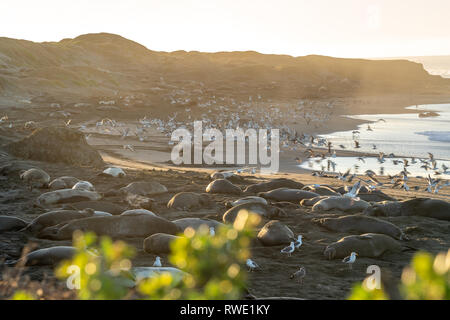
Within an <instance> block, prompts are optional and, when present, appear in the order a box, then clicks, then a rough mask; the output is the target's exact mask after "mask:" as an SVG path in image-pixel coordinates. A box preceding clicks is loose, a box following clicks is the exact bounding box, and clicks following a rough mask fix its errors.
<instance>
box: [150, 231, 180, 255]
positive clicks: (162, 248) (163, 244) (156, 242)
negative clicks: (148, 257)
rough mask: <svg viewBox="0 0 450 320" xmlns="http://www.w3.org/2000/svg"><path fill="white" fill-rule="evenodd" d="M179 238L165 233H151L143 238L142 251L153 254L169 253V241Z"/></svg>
mask: <svg viewBox="0 0 450 320" xmlns="http://www.w3.org/2000/svg"><path fill="white" fill-rule="evenodd" d="M179 238H180V237H179V236H174V235H172V234H166V233H155V234H152V235H151V236H150V237H147V238H145V240H144V251H145V252H147V253H153V254H160V253H170V243H171V242H172V241H174V240H176V239H179Z"/></svg>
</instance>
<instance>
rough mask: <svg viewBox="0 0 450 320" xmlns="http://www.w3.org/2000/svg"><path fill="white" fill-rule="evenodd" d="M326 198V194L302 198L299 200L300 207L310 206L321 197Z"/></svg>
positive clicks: (321, 198)
mask: <svg viewBox="0 0 450 320" xmlns="http://www.w3.org/2000/svg"><path fill="white" fill-rule="evenodd" d="M326 198H328V196H319V197H314V198H311V199H303V200H302V201H300V205H301V206H302V207H312V206H313V205H315V204H316V203H317V202H319V201H320V200H323V199H326Z"/></svg>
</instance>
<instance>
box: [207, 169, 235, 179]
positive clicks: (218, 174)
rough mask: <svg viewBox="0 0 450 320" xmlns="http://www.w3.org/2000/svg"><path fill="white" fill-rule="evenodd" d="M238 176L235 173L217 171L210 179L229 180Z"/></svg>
mask: <svg viewBox="0 0 450 320" xmlns="http://www.w3.org/2000/svg"><path fill="white" fill-rule="evenodd" d="M235 175H236V174H235V173H234V172H233V171H215V172H213V173H211V175H210V178H211V179H213V180H216V179H227V178H230V177H233V176H235Z"/></svg>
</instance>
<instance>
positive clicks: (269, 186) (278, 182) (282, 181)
mask: <svg viewBox="0 0 450 320" xmlns="http://www.w3.org/2000/svg"><path fill="white" fill-rule="evenodd" d="M304 186H305V185H304V184H303V183H301V182H297V181H294V180H290V179H286V178H278V179H273V180H270V181H267V182H261V183H257V184H252V185H250V186H248V187H247V188H245V190H244V193H258V192H266V191H270V190H274V189H278V188H289V189H302V188H303V187H304Z"/></svg>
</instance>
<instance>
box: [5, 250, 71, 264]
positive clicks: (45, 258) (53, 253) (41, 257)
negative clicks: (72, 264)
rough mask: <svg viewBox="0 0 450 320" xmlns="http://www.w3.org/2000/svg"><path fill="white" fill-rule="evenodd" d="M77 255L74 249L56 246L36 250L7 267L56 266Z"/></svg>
mask: <svg viewBox="0 0 450 320" xmlns="http://www.w3.org/2000/svg"><path fill="white" fill-rule="evenodd" d="M75 253H76V249H75V248H74V247H69V246H56V247H50V248H44V249H39V250H35V251H33V252H30V253H28V254H27V255H26V256H24V257H22V258H20V259H19V260H16V261H14V262H11V263H7V265H15V264H23V265H25V266H55V265H57V264H58V263H60V262H61V261H63V260H69V259H71V258H72V257H73V255H74V254H75Z"/></svg>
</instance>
